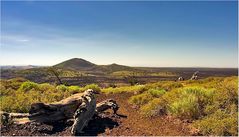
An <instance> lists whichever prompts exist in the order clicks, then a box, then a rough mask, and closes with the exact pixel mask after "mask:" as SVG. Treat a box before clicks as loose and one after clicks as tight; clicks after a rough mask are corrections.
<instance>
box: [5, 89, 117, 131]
mask: <svg viewBox="0 0 239 137" xmlns="http://www.w3.org/2000/svg"><path fill="white" fill-rule="evenodd" d="M96 93H97V92H95V91H93V90H91V89H89V90H86V91H85V92H84V93H79V94H75V95H72V96H70V97H68V98H66V99H63V100H61V101H59V102H55V103H51V104H45V103H34V104H32V105H31V108H30V111H29V114H27V113H6V112H4V113H3V114H4V118H5V117H6V118H5V119H7V120H9V119H13V118H15V119H16V118H18V120H17V121H18V122H17V123H21V124H23V123H24V122H32V121H36V122H40V123H49V124H50V123H54V122H59V121H60V120H64V121H67V120H69V119H74V123H73V125H72V130H71V133H72V134H73V135H78V134H79V133H82V130H83V128H84V127H86V126H87V125H88V122H89V121H90V120H91V119H92V118H93V116H94V115H95V114H98V113H101V112H103V111H105V110H108V109H112V110H113V111H114V114H116V113H117V110H118V109H119V106H118V105H117V103H116V101H114V100H112V99H108V100H105V101H103V102H100V103H98V104H96V99H95V96H94V94H96ZM26 118H28V119H29V120H27V119H26Z"/></svg>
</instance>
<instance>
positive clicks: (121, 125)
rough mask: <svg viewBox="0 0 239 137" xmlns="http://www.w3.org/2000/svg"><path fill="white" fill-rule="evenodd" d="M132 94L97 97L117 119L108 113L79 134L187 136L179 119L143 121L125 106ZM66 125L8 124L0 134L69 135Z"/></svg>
mask: <svg viewBox="0 0 239 137" xmlns="http://www.w3.org/2000/svg"><path fill="white" fill-rule="evenodd" d="M131 95H132V94H128V93H122V94H109V95H105V94H101V95H99V96H98V97H97V102H100V101H103V100H105V99H109V98H111V99H114V100H116V101H117V103H118V104H119V106H120V109H119V111H118V114H119V117H116V116H115V115H112V112H111V111H108V112H106V113H104V114H102V115H101V116H100V117H95V118H94V119H93V120H92V121H91V122H89V126H88V127H87V128H85V129H84V131H85V133H84V134H82V135H86V136H87V135H90V136H96V135H101V136H103V135H108V136H120V135H121V136H132V135H134V136H146V135H147V136H170V135H171V136H173V135H174V136H180V135H190V132H189V131H190V130H189V128H188V124H187V123H183V122H181V121H180V120H176V119H169V118H167V117H156V118H145V117H142V116H141V115H140V114H139V112H138V111H137V109H136V108H133V106H132V105H130V104H129V103H128V98H129V97H130V96H131ZM70 127H71V126H70V124H69V125H62V124H60V123H59V124H55V125H54V126H49V125H45V124H39V123H35V124H34V123H31V124H26V125H11V126H9V127H5V128H2V129H1V133H2V135H11V136H12V135H25V136H27V135H35V136H37V135H38V136H44V135H47V136H49V135H54V136H70V135H71V134H70V129H71V128H70Z"/></svg>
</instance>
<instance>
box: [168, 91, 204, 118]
mask: <svg viewBox="0 0 239 137" xmlns="http://www.w3.org/2000/svg"><path fill="white" fill-rule="evenodd" d="M168 111H169V112H170V114H172V115H174V116H176V117H179V118H182V119H190V120H192V119H196V118H198V116H199V104H198V99H197V97H196V96H195V95H188V96H187V97H184V98H181V99H179V100H178V101H175V102H173V103H172V104H170V105H169V106H168Z"/></svg>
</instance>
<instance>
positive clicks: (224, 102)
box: [129, 77, 238, 135]
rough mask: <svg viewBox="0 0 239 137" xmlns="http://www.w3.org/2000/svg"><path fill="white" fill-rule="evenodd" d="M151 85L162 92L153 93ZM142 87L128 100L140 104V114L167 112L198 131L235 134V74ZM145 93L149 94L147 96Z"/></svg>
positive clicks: (161, 113) (236, 85) (236, 83)
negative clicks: (232, 75)
mask: <svg viewBox="0 0 239 137" xmlns="http://www.w3.org/2000/svg"><path fill="white" fill-rule="evenodd" d="M182 85H184V86H182ZM149 87H150V88H149ZM155 87H157V88H161V90H162V89H163V90H164V92H159V93H160V95H159V96H158V95H156V96H153V95H155V93H157V92H156V90H155V89H151V88H155ZM145 88H146V89H148V90H146V91H144V92H143V93H142V94H139V95H135V96H132V97H131V98H130V100H129V101H130V103H133V104H135V105H138V106H139V107H140V111H141V113H142V114H143V115H145V116H148V117H149V116H157V115H164V114H167V115H172V116H174V117H178V118H180V119H185V120H189V121H192V122H193V123H194V124H193V125H194V127H196V128H198V129H199V131H200V133H201V134H202V135H237V115H238V105H237V102H238V80H237V77H227V78H207V79H204V80H198V81H184V82H182V83H181V84H180V83H177V84H175V83H171V82H168V83H167V82H163V83H161V84H160V83H154V84H148V85H147V86H146V87H145ZM165 91H167V92H165ZM149 93H153V94H151V96H149ZM146 98H147V99H148V98H150V99H149V100H146Z"/></svg>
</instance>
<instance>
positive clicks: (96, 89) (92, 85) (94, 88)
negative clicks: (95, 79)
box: [83, 84, 100, 92]
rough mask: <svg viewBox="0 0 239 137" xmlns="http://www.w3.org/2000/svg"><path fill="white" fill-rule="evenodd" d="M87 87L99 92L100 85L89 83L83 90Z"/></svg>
mask: <svg viewBox="0 0 239 137" xmlns="http://www.w3.org/2000/svg"><path fill="white" fill-rule="evenodd" d="M87 89H93V90H94V91H98V92H100V87H99V86H98V85H96V84H90V85H86V86H85V87H84V88H83V90H84V91H85V90H87Z"/></svg>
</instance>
